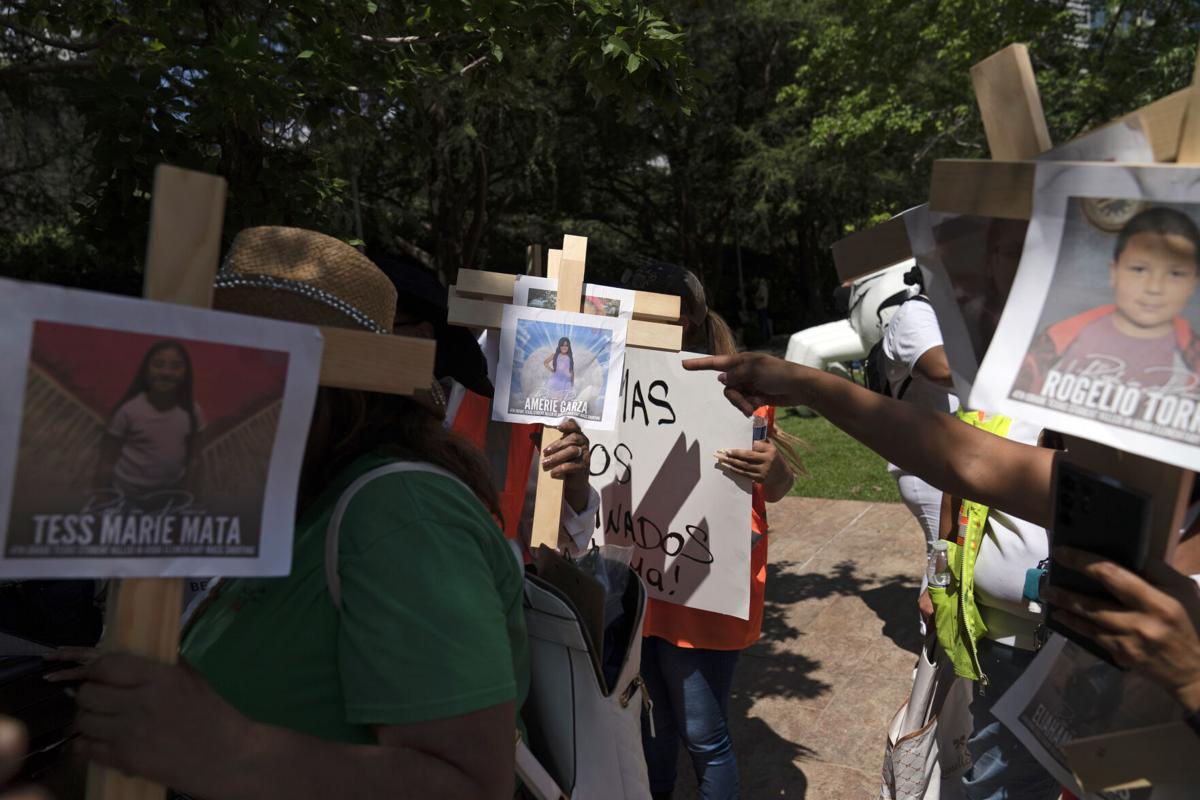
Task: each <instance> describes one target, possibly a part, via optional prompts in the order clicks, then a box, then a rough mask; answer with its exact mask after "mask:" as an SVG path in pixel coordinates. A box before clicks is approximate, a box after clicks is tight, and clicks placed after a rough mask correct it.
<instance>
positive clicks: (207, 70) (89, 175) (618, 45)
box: [0, 0, 689, 287]
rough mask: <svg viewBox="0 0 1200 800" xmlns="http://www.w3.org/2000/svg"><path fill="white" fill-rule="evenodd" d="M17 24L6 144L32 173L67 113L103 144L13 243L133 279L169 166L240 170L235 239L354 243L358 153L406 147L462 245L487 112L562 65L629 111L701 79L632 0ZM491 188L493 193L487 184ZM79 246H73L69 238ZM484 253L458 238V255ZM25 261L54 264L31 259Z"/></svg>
mask: <svg viewBox="0 0 1200 800" xmlns="http://www.w3.org/2000/svg"><path fill="white" fill-rule="evenodd" d="M0 32H2V33H0V93H2V95H3V98H4V103H5V104H6V107H7V108H8V109H12V110H14V111H17V112H19V113H20V114H21V115H22V119H20V120H18V121H19V122H20V124H21V129H22V135H23V136H24V139H25V140H26V141H25V142H24V145H26V146H24V147H22V148H11V152H6V153H5V155H6V157H8V158H9V159H11V160H12V162H13V163H12V170H14V171H15V172H14V175H15V174H16V172H19V171H21V170H22V169H29V168H31V167H32V166H33V165H31V164H29V163H28V161H27V160H26V159H27V153H23V152H22V151H28V150H30V149H33V150H38V149H40V150H41V151H43V152H44V153H45V155H46V156H47V157H52V156H53V154H54V148H53V147H52V146H50V145H48V144H47V143H46V142H45V141H44V140H45V139H48V138H50V139H53V138H55V133H56V128H57V123H56V121H55V118H54V115H53V114H51V113H43V110H44V109H47V108H50V107H53V108H54V109H55V110H56V111H58V112H59V113H64V114H66V115H67V116H68V117H69V118H70V119H71V121H72V124H73V126H74V128H77V129H78V130H73V131H72V132H71V142H70V147H71V148H72V149H73V151H74V152H79V151H83V152H85V153H86V157H85V158H84V159H82V163H81V164H80V165H79V166H81V167H83V168H82V169H80V170H79V171H77V172H70V173H67V175H66V178H67V181H68V183H72V184H81V185H74V186H72V187H71V188H70V190H69V191H66V192H63V191H62V190H61V189H60V188H57V187H56V188H53V189H47V193H57V194H56V195H55V196H56V197H59V198H61V197H62V196H64V195H65V196H66V197H68V198H69V199H70V201H71V206H70V210H69V213H64V214H62V215H61V216H59V217H58V218H57V219H51V220H46V219H45V218H43V217H41V216H39V214H38V213H37V210H38V208H39V207H44V206H45V205H46V203H40V204H27V207H25V208H22V209H20V211H19V212H18V213H14V214H12V215H6V218H5V220H4V223H3V226H2V227H0V234H3V235H4V236H5V237H6V239H7V244H8V245H9V246H8V247H6V248H5V250H7V251H8V252H9V253H12V254H13V256H10V257H13V258H15V257H16V254H17V252H19V253H20V255H21V256H23V257H25V258H28V257H29V255H30V253H31V252H33V251H32V250H31V247H32V246H33V245H37V246H39V247H40V248H41V250H42V251H43V254H44V255H45V256H46V257H47V258H49V257H51V256H57V257H58V258H61V259H65V260H67V261H73V262H75V264H76V265H78V263H79V262H83V261H98V262H102V263H105V264H107V265H109V268H110V271H111V272H112V273H114V274H113V275H112V276H111V277H112V279H113V282H114V283H113V285H117V286H126V287H127V285H128V282H129V281H128V278H129V277H130V276H129V275H124V276H121V275H117V274H115V273H120V272H122V271H124V272H126V273H128V272H129V271H130V269H131V268H133V267H134V266H135V265H136V264H137V262H138V261H139V260H140V258H141V251H142V248H143V247H144V242H145V234H146V230H145V228H146V219H147V211H148V207H147V203H148V192H149V190H150V184H151V176H152V170H153V167H154V165H155V164H156V163H158V162H161V161H166V162H170V163H173V164H177V165H180V166H185V167H190V168H194V169H201V170H205V171H209V172H215V173H218V174H221V175H223V176H225V177H226V178H227V179H228V181H229V202H228V209H229V210H228V216H227V219H226V226H225V230H226V232H227V235H232V233H234V232H236V231H237V230H239V229H241V228H242V227H245V226H248V225H261V224H289V225H300V226H310V227H318V228H321V229H324V230H329V231H330V232H331V233H335V234H339V235H345V236H347V238H351V237H352V236H353V234H354V233H355V232H358V233H359V234H361V232H362V225H361V224H360V223H359V222H358V220H360V219H361V213H360V211H361V203H360V200H359V198H358V196H357V192H353V193H352V191H351V190H352V189H355V188H356V186H355V184H356V183H357V181H358V178H359V177H360V176H361V175H362V174H363V173H364V172H367V171H371V170H374V169H376V166H375V165H374V164H371V163H366V162H364V160H363V159H362V158H360V157H358V156H359V155H360V154H361V152H362V150H363V148H364V147H368V146H374V147H376V149H389V150H394V151H396V152H397V154H398V155H401V156H403V155H407V156H409V157H410V160H411V161H415V162H417V163H419V164H421V165H422V166H424V167H427V173H428V174H427V175H426V176H424V177H425V180H426V181H427V182H428V184H429V187H428V188H429V198H428V202H429V207H430V208H431V209H432V210H433V212H434V218H435V219H434V222H435V223H436V224H437V225H438V226H439V230H440V235H441V236H443V237H444V238H445V239H446V240H447V241H450V242H452V243H453V242H460V243H461V241H462V240H463V239H464V238H465V239H468V240H469V239H470V238H471V236H472V235H473V234H472V233H471V230H472V226H475V225H478V224H479V222H480V214H479V213H478V211H477V213H476V215H475V216H474V217H472V215H471V213H470V212H465V213H464V212H463V211H462V210H461V206H463V205H464V204H471V203H473V205H472V208H473V209H475V210H478V209H479V208H483V209H484V211H483V213H486V205H487V203H486V201H487V200H488V199H489V198H487V197H486V196H484V197H483V198H479V197H472V196H471V193H470V191H467V192H465V193H464V192H463V187H462V186H461V185H460V184H461V182H460V181H459V180H458V175H457V173H458V172H460V171H461V164H462V163H465V164H466V165H467V168H466V169H467V172H470V171H471V169H472V167H471V165H472V164H475V163H477V162H478V163H485V162H486V159H485V158H484V155H483V154H484V146H483V145H472V144H471V143H472V142H473V141H477V140H478V139H479V130H478V126H477V122H476V119H478V118H485V117H487V116H488V115H492V116H495V115H496V114H502V113H503V110H504V109H506V108H508V107H509V106H514V105H520V104H521V103H523V102H524V103H526V104H528V103H531V102H533V100H532V97H531V96H532V95H533V94H534V93H535V87H536V85H537V84H538V83H539V82H541V81H542V80H543V78H544V76H545V75H546V74H552V75H554V76H556V77H557V78H559V79H563V80H568V79H569V80H572V81H574V82H575V83H577V84H578V85H579V86H581V87H582V89H583V91H584V92H585V93H586V94H587V95H588V96H589V98H590V99H591V100H592V101H593V102H596V101H603V102H604V103H605V107H606V108H607V109H609V110H610V113H619V114H629V113H631V112H632V110H633V109H634V108H635V107H636V105H637V104H638V103H639V102H653V103H654V104H656V105H658V106H661V107H664V108H671V109H680V108H682V107H683V104H684V103H685V101H686V96H685V88H686V84H687V79H688V75H689V64H688V62H687V59H686V57H685V56H684V54H683V50H682V42H681V38H682V37H681V35H680V34H679V32H678V31H677V30H676V29H675V28H673V27H672V26H670V25H669V24H668V23H667V22H665V21H664V20H663V19H662V18H661V17H660V16H659V15H658V14H656V13H655V12H654V11H653V10H652V9H650V8H648V7H647V6H645V5H643V4H638V3H632V2H623V1H622V0H523V1H522V2H517V1H516V0H471V1H468V2H462V1H461V0H440V1H439V2H425V3H406V4H389V3H382V2H380V3H377V2H373V1H372V0H363V1H361V2H350V1H348V0H294V1H293V2H290V3H278V2H267V1H264V2H250V3H243V2H233V0H193V2H179V1H178V0H175V1H173V2H166V3H145V2H102V1H101V0H72V2H56V1H55V0H28V1H27V2H19V3H12V4H5V5H0ZM6 126H7V123H6ZM401 137H411V138H401ZM39 142H41V145H40V148H39ZM84 164H86V166H84ZM7 166H8V165H7V164H5V167H7ZM410 172H411V170H410ZM0 177H3V174H2V173H0ZM41 177H43V178H44V177H47V176H41ZM476 184H478V185H480V186H482V188H483V192H484V194H485V195H486V191H487V189H488V181H487V179H486V177H485V178H484V179H482V180H480V181H476ZM23 186H24V188H25V189H26V190H27V191H28V190H29V189H31V188H33V187H31V186H30V184H29V182H25V183H24V184H23ZM6 188H8V187H6ZM352 194H353V196H352ZM53 199H54V198H53V197H48V198H47V200H48V201H52V200H53ZM51 204H52V203H51ZM356 206H357V211H356ZM60 211H66V209H60ZM451 227H454V228H455V230H450V228H451ZM64 240H65V242H66V243H67V244H68V247H67V248H66V250H67V252H62V248H55V247H54V243H55V242H61V241H64ZM14 242H15V243H16V244H17V246H16V247H14V246H13V245H14ZM34 249H35V250H36V248H34ZM465 249H466V248H464V247H462V246H461V245H460V246H458V247H457V248H456V247H453V246H451V247H446V248H441V249H439V250H438V251H437V252H436V256H437V258H438V263H439V266H442V267H451V268H452V267H456V266H457V265H458V263H461V260H462V258H463V257H464V256H465V255H467V253H465V252H464V250H465ZM56 251H57V252H56ZM9 271H10V272H14V271H15V272H18V273H20V272H22V271H24V272H26V273H30V274H33V275H42V274H43V273H42V272H40V271H38V270H36V269H34V265H31V264H29V263H28V262H27V263H26V265H25V266H24V268H20V267H19V268H18V269H16V270H9ZM58 277H63V276H61V275H59V276H58Z"/></svg>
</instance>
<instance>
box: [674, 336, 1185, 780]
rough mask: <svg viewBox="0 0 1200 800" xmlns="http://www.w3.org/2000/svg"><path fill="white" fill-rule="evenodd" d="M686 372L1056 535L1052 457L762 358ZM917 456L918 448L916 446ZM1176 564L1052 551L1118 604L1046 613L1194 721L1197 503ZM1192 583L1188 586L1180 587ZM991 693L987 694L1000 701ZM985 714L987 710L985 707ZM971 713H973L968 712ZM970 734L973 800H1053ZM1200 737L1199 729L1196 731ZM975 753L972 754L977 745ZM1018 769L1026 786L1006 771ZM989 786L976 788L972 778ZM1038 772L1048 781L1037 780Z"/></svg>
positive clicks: (1009, 739)
mask: <svg viewBox="0 0 1200 800" xmlns="http://www.w3.org/2000/svg"><path fill="white" fill-rule="evenodd" d="M683 366H684V368H685V369H690V370H701V369H707V370H716V371H719V372H721V376H720V380H721V382H722V383H724V384H725V386H726V389H725V396H726V398H727V399H728V400H729V401H730V402H731V403H732V404H733V405H734V406H736V407H738V408H740V409H741V410H742V412H743V413H746V414H750V413H753V412H754V409H756V408H757V407H758V406H759V405H761V404H762V403H772V404H776V403H777V404H786V405H801V404H803V405H807V406H809V407H811V408H813V409H814V410H816V411H817V412H818V413H820V414H822V415H823V416H825V417H826V419H828V420H829V421H830V422H832V423H833V424H834V425H837V426H838V427H839V428H841V429H842V430H844V431H846V432H847V433H849V434H850V435H851V436H854V437H855V438H856V439H858V440H859V441H861V442H863V443H864V444H866V445H867V446H868V447H870V448H871V449H872V450H874V451H875V452H877V453H879V454H880V455H881V456H883V457H884V458H887V459H888V460H889V461H892V462H893V463H896V464H898V465H900V466H901V467H903V468H904V469H906V470H909V471H911V472H912V473H913V474H916V475H920V476H922V477H923V478H924V479H926V480H928V481H929V482H930V483H931V484H932V485H934V486H937V487H938V488H940V489H941V490H942V491H944V492H946V493H948V494H952V495H954V496H956V497H969V498H975V499H977V501H978V502H980V503H982V504H985V505H987V506H990V507H993V508H995V509H1001V510H1003V511H1004V512H1006V513H1007V514H1008V515H1010V516H1012V517H1017V518H1020V519H1022V520H1028V521H1029V522H1030V523H1033V524H1035V525H1041V526H1048V525H1050V523H1051V519H1050V514H1051V508H1052V502H1051V501H1052V494H1051V492H1052V475H1053V472H1054V466H1055V461H1056V459H1057V458H1058V452H1059V451H1056V450H1051V449H1047V448H1044V447H1035V446H1031V445H1028V444H1022V443H1020V442H1017V441H1013V440H1011V439H1006V438H1004V437H1001V436H993V435H991V434H989V433H986V432H984V431H983V430H981V429H978V428H975V427H973V426H971V425H963V424H961V423H959V422H958V421H956V420H954V419H952V418H950V417H949V416H948V415H941V414H938V413H936V412H933V411H931V410H929V409H924V408H920V407H917V406H914V405H911V404H906V403H901V402H898V401H896V400H893V399H892V398H888V397H883V396H881V395H878V394H875V393H873V392H871V391H868V390H867V389H864V388H863V387H860V386H858V385H856V384H854V383H851V382H850V381H846V380H842V379H841V378H838V377H836V376H832V375H829V374H827V373H822V372H819V371H817V370H813V369H809V368H807V367H803V366H801V365H799V364H791V363H788V362H786V361H782V360H780V359H777V358H773V357H771V356H767V355H764V354H759V353H741V354H737V355H733V356H717V357H708V358H696V359H690V360H685V361H684V363H683ZM917 442H919V443H920V446H916V447H915V446H914V443H917ZM1188 519H1189V522H1188V523H1187V525H1186V526H1185V528H1184V530H1183V531H1182V534H1181V540H1180V544H1179V545H1178V547H1177V548H1176V551H1175V555H1174V558H1173V564H1172V565H1170V566H1168V565H1166V564H1162V563H1156V562H1151V563H1150V565H1149V566H1148V569H1147V575H1146V577H1140V576H1137V575H1134V574H1132V573H1130V572H1128V571H1127V570H1124V569H1122V568H1121V567H1119V566H1118V565H1116V564H1114V563H1112V562H1110V561H1106V560H1104V559H1101V558H1098V557H1096V556H1093V555H1089V554H1086V553H1083V552H1080V551H1077V550H1071V549H1070V548H1062V547H1059V548H1055V549H1054V551H1053V553H1052V554H1053V557H1054V561H1055V563H1061V564H1063V565H1065V566H1066V567H1068V568H1073V569H1077V570H1079V571H1081V572H1084V573H1085V574H1087V575H1089V576H1090V577H1092V578H1094V579H1096V580H1097V581H1099V582H1101V583H1102V584H1104V585H1105V586H1106V588H1108V589H1109V590H1110V592H1112V594H1113V595H1114V597H1115V601H1105V600H1098V599H1096V598H1092V597H1084V596H1082V595H1079V594H1075V593H1072V592H1067V591H1063V590H1051V591H1049V592H1048V593H1047V599H1048V600H1050V601H1051V602H1052V603H1054V604H1055V605H1056V608H1055V610H1054V611H1053V612H1052V613H1053V614H1054V617H1055V619H1057V620H1059V621H1061V622H1062V623H1063V624H1064V625H1066V626H1067V627H1070V628H1072V629H1074V630H1076V631H1078V632H1079V633H1081V634H1083V635H1085V636H1088V637H1090V638H1092V639H1093V640H1094V641H1096V642H1097V643H1098V644H1099V645H1100V646H1101V647H1104V648H1105V649H1107V650H1108V651H1109V652H1110V653H1111V654H1112V655H1113V658H1114V660H1115V661H1116V662H1117V663H1118V664H1121V665H1123V666H1126V667H1128V668H1131V669H1136V670H1138V671H1139V672H1141V673H1142V674H1144V675H1146V676H1147V677H1148V678H1150V679H1152V680H1154V681H1156V682H1157V683H1159V684H1160V685H1162V686H1163V687H1164V688H1166V689H1167V690H1168V691H1170V692H1171V693H1172V694H1173V696H1174V697H1175V698H1176V699H1177V700H1178V701H1179V703H1180V704H1181V705H1182V706H1184V708H1185V709H1187V710H1188V711H1189V713H1191V714H1192V715H1193V718H1195V714H1196V712H1197V710H1198V707H1200V636H1198V635H1197V630H1200V591H1198V590H1197V586H1196V583H1195V582H1194V580H1200V575H1197V574H1196V573H1200V502H1196V503H1193V505H1192V513H1190V514H1189V516H1188ZM1188 574H1191V575H1192V578H1193V580H1188V579H1187V578H1186V577H1185V576H1186V575H1188ZM1000 691H1001V690H1000V689H999V688H998V687H989V693H990V694H993V695H997V696H998V694H999V693H1000ZM987 706H988V707H989V708H990V703H989V704H987ZM973 711H974V708H973ZM976 716H977V717H980V716H982V717H983V718H982V719H980V718H977V719H976V720H975V726H976V730H977V731H978V730H979V729H980V728H981V727H987V728H991V727H993V726H995V727H996V730H995V732H994V733H995V735H990V736H989V737H988V738H989V742H990V744H988V746H986V747H982V748H981V747H980V744H982V743H980V742H975V739H974V737H973V738H972V742H969V743H968V747H969V749H971V751H972V756H973V758H974V761H975V766H974V767H973V768H972V770H971V771H969V772H968V773H967V775H966V776H964V784H963V787H964V794H965V795H966V796H967V797H970V798H980V797H987V798H1002V797H1014V796H1020V797H1042V796H1046V797H1055V796H1057V793H1058V787H1057V784H1055V783H1053V781H1052V778H1050V776H1049V774H1048V773H1046V774H1045V775H1044V776H1043V777H1042V778H1041V779H1038V780H1037V781H1036V784H1037V785H1036V788H1031V786H1028V785H1023V784H1021V783H1019V782H1018V781H1019V779H1020V778H1021V777H1025V778H1030V779H1031V780H1032V779H1033V776H1032V773H1033V770H1034V768H1035V767H1037V765H1036V763H1035V762H1034V760H1033V758H1032V756H1030V755H1029V754H1028V751H1026V750H1025V748H1024V747H1023V746H1022V745H1021V744H1020V742H1018V741H1017V740H1016V739H1015V737H1013V736H1012V735H1011V734H1008V733H1007V732H1006V731H1001V730H999V723H998V722H997V721H995V720H994V719H993V718H992V717H991V715H990V712H988V713H987V714H986V715H981V714H979V713H976ZM1196 725H1197V727H1200V721H1197V723H1196ZM972 743H974V746H973V745H972ZM1013 758H1017V759H1019V760H1021V761H1022V762H1023V763H1024V764H1025V767H1026V768H1024V769H1022V770H1021V771H1022V772H1023V773H1024V775H1023V776H1018V775H1015V774H1012V771H1011V770H1008V768H1007V765H1008V764H1009V762H1010V760H1011V759H1013ZM980 770H982V771H985V772H989V773H992V774H991V775H990V777H991V778H993V779H994V780H990V781H988V782H987V783H986V785H985V784H984V783H983V782H979V783H978V785H972V784H973V783H976V777H978V776H975V773H976V772H979V771H980ZM1042 772H1044V770H1042Z"/></svg>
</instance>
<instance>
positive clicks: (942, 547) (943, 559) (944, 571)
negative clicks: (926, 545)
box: [926, 539, 950, 586]
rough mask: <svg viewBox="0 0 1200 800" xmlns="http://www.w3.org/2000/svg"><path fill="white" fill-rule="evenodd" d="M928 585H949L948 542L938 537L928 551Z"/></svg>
mask: <svg viewBox="0 0 1200 800" xmlns="http://www.w3.org/2000/svg"><path fill="white" fill-rule="evenodd" d="M926 574H927V575H928V576H929V585H930V586H949V585H950V543H949V542H947V541H945V540H944V539H938V540H937V541H936V542H934V543H933V549H932V550H930V551H929V566H928V567H927V568H926Z"/></svg>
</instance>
